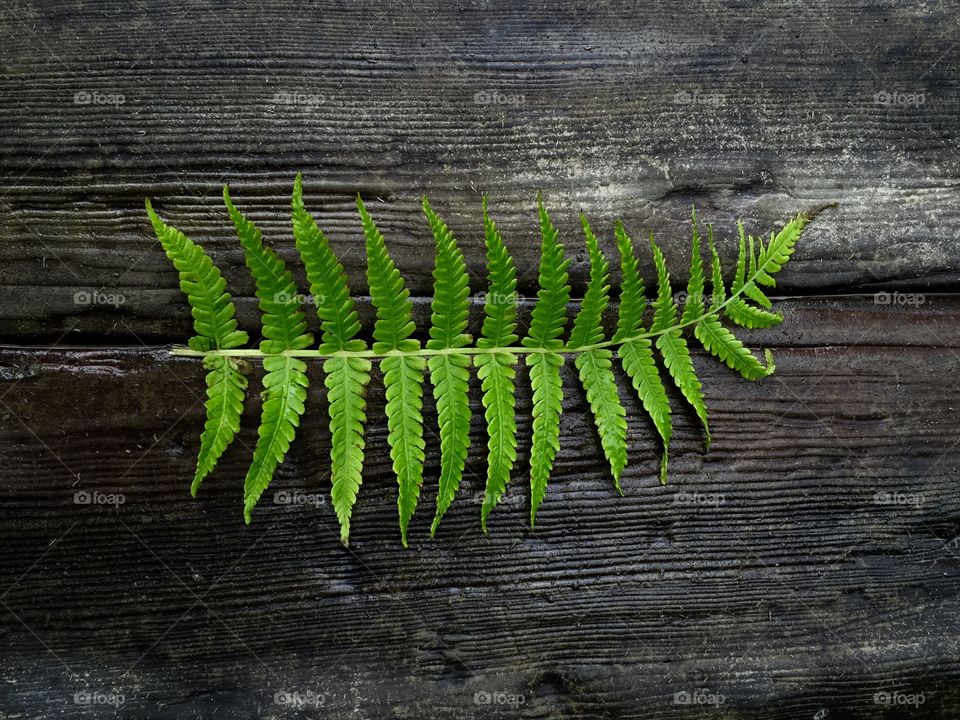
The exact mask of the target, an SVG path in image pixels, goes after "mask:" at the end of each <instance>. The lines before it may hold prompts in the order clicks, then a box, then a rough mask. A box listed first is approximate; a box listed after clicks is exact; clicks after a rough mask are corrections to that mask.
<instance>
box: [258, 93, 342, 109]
mask: <svg viewBox="0 0 960 720" xmlns="http://www.w3.org/2000/svg"><path fill="white" fill-rule="evenodd" d="M332 100H333V97H332V96H331V95H327V94H326V93H322V92H321V93H310V92H302V91H300V90H277V92H275V93H274V94H273V104H274V105H292V106H299V107H305V108H307V110H316V109H317V108H318V107H320V106H321V105H326V104H327V103H329V102H331V101H332Z"/></svg>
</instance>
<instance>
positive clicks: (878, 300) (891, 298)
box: [873, 291, 927, 307]
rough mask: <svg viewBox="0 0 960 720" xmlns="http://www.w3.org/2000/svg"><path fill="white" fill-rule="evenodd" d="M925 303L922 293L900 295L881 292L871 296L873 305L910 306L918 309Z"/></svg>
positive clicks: (900, 293)
mask: <svg viewBox="0 0 960 720" xmlns="http://www.w3.org/2000/svg"><path fill="white" fill-rule="evenodd" d="M926 301H927V298H926V297H924V295H923V293H902V292H886V291H881V292H878V293H875V294H874V296H873V304H874V305H910V306H913V307H920V306H921V305H923V304H924V303H925V302H926Z"/></svg>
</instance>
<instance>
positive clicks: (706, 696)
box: [673, 688, 727, 707]
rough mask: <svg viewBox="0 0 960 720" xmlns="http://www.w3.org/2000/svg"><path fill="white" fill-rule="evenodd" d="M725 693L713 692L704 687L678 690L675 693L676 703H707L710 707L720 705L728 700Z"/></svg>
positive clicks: (674, 702) (674, 699) (674, 700)
mask: <svg viewBox="0 0 960 720" xmlns="http://www.w3.org/2000/svg"><path fill="white" fill-rule="evenodd" d="M726 700H727V698H726V696H725V695H722V694H720V693H712V692H710V691H708V690H704V689H703V688H698V689H697V690H677V691H676V692H675V693H674V694H673V704H674V705H707V706H709V707H720V706H721V705H723V703H724V702H726Z"/></svg>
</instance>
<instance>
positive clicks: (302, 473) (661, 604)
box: [0, 296, 960, 718]
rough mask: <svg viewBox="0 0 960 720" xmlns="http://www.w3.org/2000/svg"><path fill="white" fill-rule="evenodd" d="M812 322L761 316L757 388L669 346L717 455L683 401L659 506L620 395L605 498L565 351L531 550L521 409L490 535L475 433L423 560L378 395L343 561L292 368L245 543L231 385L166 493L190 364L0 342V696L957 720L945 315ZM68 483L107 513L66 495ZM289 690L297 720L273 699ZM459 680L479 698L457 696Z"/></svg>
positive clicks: (313, 713) (649, 459) (246, 711)
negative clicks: (216, 420)
mask: <svg viewBox="0 0 960 720" xmlns="http://www.w3.org/2000/svg"><path fill="white" fill-rule="evenodd" d="M820 304H821V305H822V306H823V313H822V314H819V315H818V314H815V313H812V312H809V311H808V312H807V314H806V315H805V311H804V308H805V307H809V306H810V305H811V301H809V300H796V301H790V302H784V303H781V304H780V305H779V306H778V309H780V310H782V311H783V312H784V313H785V315H786V317H787V318H788V320H787V322H785V323H784V326H783V328H782V329H781V330H778V331H777V333H778V334H779V337H778V336H774V335H773V334H767V335H766V336H765V337H764V340H763V342H764V343H767V344H770V345H771V346H772V347H773V349H774V352H775V355H776V359H777V362H778V365H779V367H778V370H777V373H776V375H775V376H773V377H772V378H770V379H767V380H764V381H763V382H760V383H748V382H746V381H743V380H741V379H739V377H738V376H736V375H735V374H733V373H731V372H729V371H728V370H726V369H725V368H722V367H720V366H719V365H718V364H717V363H715V362H714V361H712V360H710V359H709V358H708V357H705V356H704V355H703V354H702V353H697V354H696V356H695V364H696V366H697V369H698V371H699V372H700V374H701V377H702V378H703V380H704V385H705V391H706V398H707V402H708V404H709V407H710V411H711V420H712V422H711V426H712V428H713V432H714V445H713V447H712V449H711V450H710V451H709V452H708V453H706V454H705V453H704V452H703V449H702V436H701V434H700V433H699V431H698V426H697V423H696V419H695V417H693V416H692V415H691V414H690V413H688V412H685V411H682V410H681V411H678V412H677V418H676V437H675V441H674V444H673V453H672V462H671V472H670V484H669V485H668V486H666V487H662V486H660V485H659V484H658V482H657V460H658V456H659V450H658V449H657V446H656V445H655V443H654V435H653V430H652V428H651V427H650V426H649V423H648V422H647V421H646V420H645V419H644V417H643V416H642V411H641V409H640V407H639V403H638V401H637V400H636V398H633V397H631V396H629V395H628V394H627V393H626V392H624V393H622V396H623V399H624V402H625V404H626V407H627V409H628V417H629V441H630V465H629V466H628V468H627V470H626V471H625V474H624V478H623V482H624V488H625V490H626V496H625V497H623V498H620V497H617V496H616V495H615V493H614V491H613V487H612V482H611V480H610V478H609V476H608V475H607V474H606V472H605V470H604V464H603V462H602V461H601V458H602V456H601V454H600V453H601V451H600V447H599V442H598V440H597V439H596V437H595V434H594V431H593V427H592V424H591V420H590V418H589V416H588V415H587V413H588V410H587V407H586V403H585V400H584V398H583V395H582V393H581V392H580V391H579V390H578V389H577V387H576V379H575V375H574V374H573V373H572V372H571V367H570V366H569V364H568V366H567V367H566V368H565V370H564V381H565V386H566V401H565V412H564V416H563V420H562V449H561V451H560V454H559V456H558V461H557V466H556V470H555V473H554V476H553V478H552V481H551V485H550V487H549V489H548V493H547V498H546V502H545V504H544V506H543V507H542V509H541V512H540V515H539V517H538V522H537V529H536V531H530V530H529V529H528V528H527V527H526V525H525V520H526V516H527V490H526V486H525V476H524V472H525V461H526V451H527V443H528V441H529V432H530V427H529V425H530V423H529V421H528V420H527V418H528V417H529V412H530V406H529V394H528V393H527V392H525V391H523V392H521V395H520V401H519V404H518V415H519V418H520V421H519V424H520V437H521V448H520V449H521V458H520V462H519V465H518V470H517V472H516V473H515V476H514V480H513V482H512V484H511V487H510V492H509V494H508V496H507V499H506V500H505V502H504V503H503V504H502V505H501V506H500V507H498V508H497V509H496V510H495V511H494V514H493V516H492V518H491V532H490V535H489V536H486V537H484V536H483V535H482V534H481V532H480V529H479V513H480V503H479V500H478V493H480V492H481V491H482V477H483V474H484V469H483V464H482V461H481V459H480V458H481V457H482V450H479V449H480V448H481V447H482V445H483V442H484V428H483V424H482V421H481V419H480V417H479V416H476V417H475V418H474V427H473V434H472V437H473V443H474V445H473V452H472V453H471V456H470V459H469V461H468V466H467V469H468V471H467V473H466V475H465V478H464V485H463V487H462V489H461V491H460V493H459V496H458V499H457V501H456V502H455V503H454V505H453V507H452V508H451V510H450V512H449V513H448V514H447V516H446V518H445V520H444V522H443V524H442V525H441V528H440V532H439V535H438V538H437V540H435V541H432V542H431V541H429V540H428V538H427V535H428V532H427V531H428V527H429V522H430V519H431V517H432V507H431V504H432V502H433V494H434V491H435V485H436V476H437V472H438V468H437V462H436V452H435V451H430V452H428V458H433V459H432V460H431V461H429V462H428V466H427V479H426V485H425V491H424V494H423V497H422V499H421V505H420V508H419V512H418V513H417V515H416V516H415V517H414V521H413V525H412V528H411V543H412V545H411V549H410V550H407V551H405V550H403V549H402V547H401V545H400V543H399V534H398V530H397V525H396V523H397V520H396V488H395V481H394V480H393V478H392V476H391V472H390V466H389V458H388V456H387V454H386V452H385V431H386V428H385V422H384V420H383V408H382V405H383V397H382V390H381V389H380V385H379V379H375V380H374V384H373V386H372V389H371V399H370V401H371V412H370V417H371V421H370V424H369V429H368V448H369V452H368V458H367V461H366V464H365V468H364V475H365V483H364V486H363V488H362V489H361V495H360V500H359V503H358V505H357V509H356V514H355V520H354V524H353V533H352V535H351V541H352V542H351V546H350V549H345V548H343V547H342V546H340V545H339V542H338V532H337V528H336V519H335V516H334V513H333V510H332V508H331V507H330V506H329V503H328V501H327V500H326V499H325V498H326V494H327V487H326V483H327V480H328V475H327V460H326V458H327V453H328V449H329V446H328V442H329V439H328V436H327V431H326V427H325V422H324V420H323V413H322V408H323V407H324V397H323V396H324V391H323V389H322V385H321V383H320V382H319V377H318V375H317V373H316V366H311V367H312V368H313V369H312V377H313V381H314V382H313V385H314V387H313V388H311V394H310V398H309V410H308V412H307V415H306V417H305V420H304V425H303V427H302V429H301V431H300V433H299V438H298V440H297V441H296V442H295V444H294V446H293V448H292V450H291V455H290V457H289V460H288V462H287V463H286V464H285V465H284V466H283V467H282V469H281V471H280V473H279V475H278V477H277V479H276V481H275V484H274V486H273V488H271V490H270V491H268V493H267V494H266V495H265V502H263V503H262V504H261V506H260V507H258V509H257V510H256V511H255V513H254V522H253V525H252V526H250V527H245V526H244V525H243V522H242V514H241V505H242V501H241V497H242V493H241V485H242V478H243V475H244V469H245V467H246V464H247V463H248V462H249V456H250V449H251V448H252V445H253V442H254V440H255V427H256V416H257V403H256V402H255V400H254V399H253V398H251V399H250V400H249V401H248V403H247V412H246V415H245V419H244V424H245V429H244V430H243V433H242V435H241V439H240V442H239V443H238V444H237V445H236V446H235V447H233V448H232V449H231V450H229V451H228V453H227V455H226V456H225V458H224V461H223V463H222V466H221V468H220V469H219V470H218V471H217V472H216V473H215V474H214V475H213V476H212V477H211V478H210V479H209V480H208V481H207V483H206V484H205V485H204V487H203V488H202V489H201V493H200V496H199V498H198V499H196V500H191V499H190V497H189V493H188V487H189V481H190V478H191V477H192V468H193V463H194V457H195V453H196V449H197V437H198V435H199V432H200V429H201V427H202V406H201V405H200V404H199V398H200V394H201V392H202V388H203V385H202V370H201V368H200V365H199V363H198V362H197V361H195V360H190V359H183V358H180V359H175V358H171V357H169V356H168V355H167V352H166V350H164V349H162V348H140V349H132V348H126V349H124V348H101V349H53V350H44V349H16V348H6V349H3V350H2V351H0V369H2V373H0V378H2V380H0V452H2V453H3V456H2V458H0V460H2V462H0V494H2V503H0V516H2V522H0V587H2V589H0V592H3V593H4V594H3V595H2V601H3V605H2V606H0V610H3V612H2V613H0V633H2V638H3V651H2V653H0V672H2V674H3V676H4V677H5V678H6V679H7V680H8V682H5V683H4V684H3V685H2V686H0V708H3V712H4V716H5V717H33V716H34V715H35V714H37V713H39V712H40V708H42V712H43V716H44V717H51V718H53V717H72V716H74V715H75V714H76V713H77V711H78V709H77V706H75V705H74V703H73V694H74V693H75V692H81V691H83V690H84V689H89V690H92V691H100V692H102V693H110V692H113V693H115V694H117V695H118V696H119V695H123V698H124V704H123V705H122V706H121V707H120V708H119V709H118V712H117V716H119V717H173V716H176V717H196V718H206V717H217V716H218V715H223V716H231V717H233V716H240V717H245V716H258V717H266V718H273V717H276V718H284V717H303V716H306V717H347V716H350V717H355V716H359V717H386V716H397V717H411V718H415V717H438V718H468V717H484V716H490V717H529V718H537V717H541V718H546V717H644V718H669V717H680V716H683V715H686V714H690V712H691V708H688V707H683V706H678V705H675V704H674V694H675V693H680V692H683V691H700V690H702V691H703V692H704V693H712V694H714V695H715V696H716V697H717V698H719V696H720V695H722V696H723V697H724V700H723V704H722V705H721V706H720V708H719V711H718V714H719V716H723V717H734V718H769V717H778V718H779V717H782V718H796V717H814V716H815V715H816V713H818V712H819V713H821V715H820V717H844V718H873V717H878V716H880V715H881V714H882V713H883V712H884V707H883V706H880V705H877V704H875V700H874V697H875V694H876V693H884V692H891V693H903V695H902V696H897V697H904V698H907V697H909V696H917V697H918V694H922V697H923V700H924V704H923V706H922V708H920V709H919V710H917V711H916V712H917V713H923V715H922V716H924V717H952V716H953V713H954V709H955V707H956V706H957V703H958V702H960V695H958V693H957V687H958V684H957V681H958V680H960V647H958V640H957V634H956V632H955V630H956V627H957V623H958V621H960V604H958V601H957V593H958V589H960V575H958V570H960V555H958V547H957V540H956V538H957V527H958V523H960V493H958V490H957V487H958V472H960V471H958V467H960V446H958V444H957V439H956V435H957V433H956V429H957V421H956V413H957V408H958V407H960V387H958V384H957V381H956V377H957V373H958V372H960V348H958V345H960V342H958V341H960V338H958V336H957V334H956V328H957V324H956V322H955V316H956V313H958V312H960V300H957V299H955V298H948V297H940V296H937V297H930V298H928V302H927V303H926V304H925V305H924V306H921V307H910V308H905V307H889V306H887V307H880V306H876V305H874V304H873V303H865V302H861V303H860V304H859V305H856V304H854V303H853V301H850V300H848V301H846V304H845V305H843V307H842V312H843V314H844V316H845V317H846V321H847V324H848V326H853V327H856V328H857V329H858V331H859V332H858V334H859V337H858V338H856V339H852V340H848V341H846V342H844V341H843V340H839V339H838V340H833V339H831V340H829V341H828V342H825V343H822V344H819V345H818V344H815V343H813V342H811V341H810V338H811V337H816V336H817V335H818V334H819V333H823V334H825V335H828V336H829V335H830V333H831V332H833V331H831V330H830V318H831V312H833V311H835V310H833V311H832V310H831V307H832V305H831V304H830V303H826V302H823V301H821V302H820ZM794 306H796V312H794ZM931 316H932V317H933V318H934V319H933V320H931ZM821 317H822V318H826V322H825V323H821V322H820V318H821ZM938 322H941V323H943V324H944V326H945V327H946V331H943V332H942V331H940V330H938V331H936V332H935V333H932V334H931V336H930V337H929V338H928V339H927V340H926V341H924V340H923V336H922V334H921V333H920V330H918V328H922V327H924V326H925V324H926V326H930V327H936V323H938ZM824 328H826V329H824ZM951 333H952V334H951ZM749 337H750V338H751V344H759V343H760V340H759V338H760V337H762V335H761V333H754V334H752V335H749ZM940 338H943V342H942V343H941V342H939V340H940ZM621 379H622V378H621ZM621 385H622V387H623V388H624V389H625V388H627V387H628V384H627V383H626V381H623V382H622V383H621ZM523 387H525V384H524V383H521V388H523ZM476 390H477V389H476V388H473V391H474V392H473V395H472V401H473V405H474V410H475V411H477V409H478V408H479V397H478V395H477V393H476ZM252 394H255V391H254V393H252ZM672 399H673V402H674V406H675V407H677V408H680V407H681V405H680V401H679V397H678V396H677V395H676V394H675V393H674V394H673V395H672ZM429 402H430V401H429V394H428V408H427V413H426V415H427V417H428V418H432V417H433V415H432V414H431V412H430V408H429ZM52 417H55V418H57V421H56V422H51V420H50V419H51V418H52ZM427 427H428V448H430V447H432V448H434V450H435V447H436V444H437V439H436V437H435V434H434V433H435V431H436V428H435V427H433V426H432V424H431V423H428V426H427ZM478 450H479V452H478ZM84 491H85V492H88V493H94V492H97V493H102V494H103V496H100V497H105V496H109V495H110V494H115V493H122V494H123V496H124V502H123V504H122V505H119V507H110V506H109V505H96V504H91V505H78V504H75V499H74V494H75V493H77V492H84ZM275 491H288V492H290V493H301V495H294V496H295V497H298V498H299V499H300V500H302V501H304V502H299V503H293V504H287V505H284V504H281V503H277V502H274V501H273V493H274V492H275ZM317 498H319V499H317ZM311 501H313V504H311ZM284 691H286V692H288V693H290V694H292V693H300V697H301V699H305V700H307V701H312V700H313V699H315V698H320V700H321V701H322V705H320V706H310V707H306V708H300V709H296V708H292V707H290V706H288V705H282V704H281V705H278V704H276V702H275V697H276V693H278V692H284ZM308 693H314V695H309V694H308ZM484 693H490V696H489V697H490V699H491V700H492V703H491V705H490V706H486V705H478V704H476V703H477V702H478V701H483V700H485V699H486V698H487V697H488V696H487V695H485V694H484ZM497 693H500V694H497ZM291 696H292V695H291ZM284 697H287V696H280V698H281V699H283V698H284ZM704 697H707V696H704ZM510 702H513V703H514V706H510V705H509V703H510ZM504 703H506V704H504ZM907 709H908V710H914V708H912V707H908V708H907ZM693 710H694V714H696V712H695V710H696V709H695V708H694V709H693ZM701 710H702V712H703V714H704V715H705V716H706V715H709V714H710V711H711V710H712V709H711V708H706V709H704V708H701ZM894 710H898V711H903V710H904V708H903V707H899V708H896V707H895V708H894ZM824 713H826V714H824ZM891 716H898V715H895V714H892V715H891Z"/></svg>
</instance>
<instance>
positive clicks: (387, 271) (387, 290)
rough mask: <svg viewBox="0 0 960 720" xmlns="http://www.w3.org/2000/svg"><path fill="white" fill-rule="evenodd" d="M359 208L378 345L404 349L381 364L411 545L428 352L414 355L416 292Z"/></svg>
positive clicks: (383, 349) (403, 532)
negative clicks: (413, 296) (413, 299)
mask: <svg viewBox="0 0 960 720" xmlns="http://www.w3.org/2000/svg"><path fill="white" fill-rule="evenodd" d="M357 209H358V210H359V211H360V219H361V222H362V223H363V232H364V235H365V236H366V251H367V284H368V285H369V286H370V298H371V300H372V302H373V305H374V307H375V308H376V309H377V322H376V325H375V326H374V330H373V339H374V343H373V350H374V352H376V353H387V352H393V351H398V352H399V353H402V354H397V355H390V356H388V357H385V358H382V359H381V360H380V369H381V370H382V371H383V383H384V386H385V387H386V394H387V406H386V413H387V443H388V444H389V446H390V459H391V460H392V461H393V472H394V474H395V475H396V476H397V484H398V486H399V493H398V496H397V509H398V512H399V515H400V537H401V540H402V542H403V546H404V547H407V527H408V526H409V524H410V519H411V518H412V517H413V513H414V511H415V510H416V507H417V500H418V499H419V498H420V487H421V486H422V485H423V462H424V452H423V449H424V442H423V413H422V408H423V379H424V368H425V367H426V362H425V361H424V359H423V357H422V356H419V355H411V354H409V353H411V352H415V351H417V350H419V349H420V342H419V341H418V340H415V339H413V338H411V337H410V335H412V334H413V331H414V330H415V329H416V328H415V326H414V323H413V319H412V318H413V303H411V302H410V291H409V290H407V287H406V285H405V284H404V282H403V278H402V277H401V275H400V271H399V270H397V266H396V265H395V264H394V262H393V260H392V259H391V258H390V255H389V254H388V253H387V246H386V243H385V241H384V239H383V235H382V234H381V233H380V231H379V230H378V229H377V226H376V224H375V223H374V222H373V219H372V218H371V217H370V214H369V213H368V212H367V209H366V207H365V206H364V204H363V200H362V199H361V198H360V196H357Z"/></svg>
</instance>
